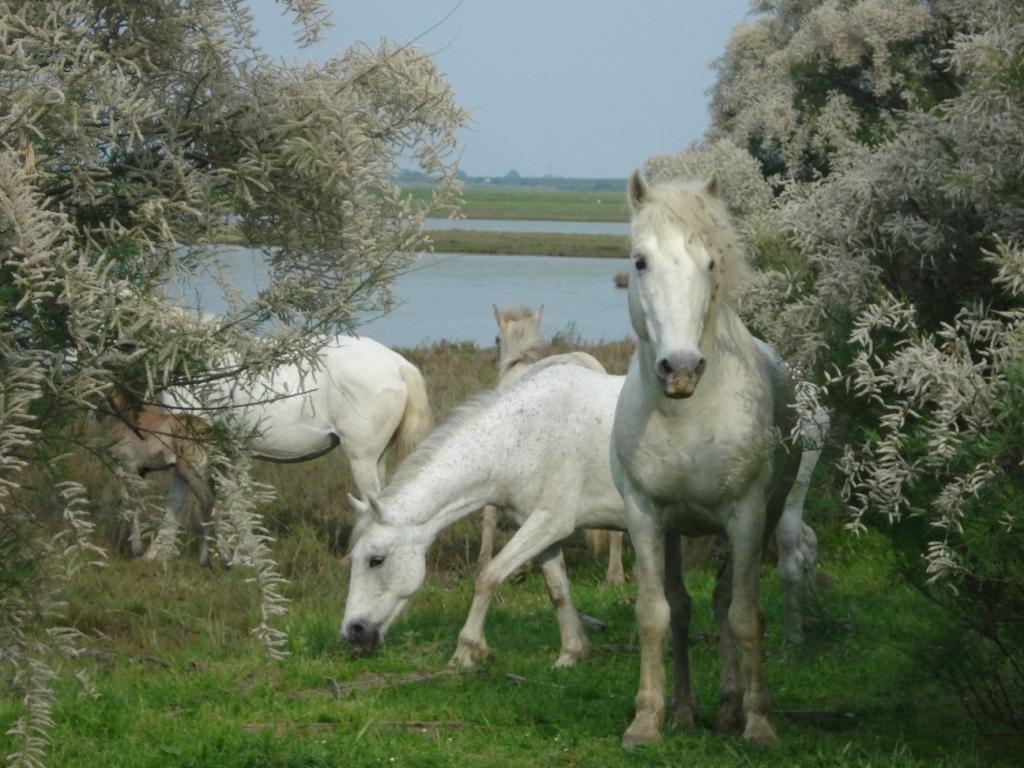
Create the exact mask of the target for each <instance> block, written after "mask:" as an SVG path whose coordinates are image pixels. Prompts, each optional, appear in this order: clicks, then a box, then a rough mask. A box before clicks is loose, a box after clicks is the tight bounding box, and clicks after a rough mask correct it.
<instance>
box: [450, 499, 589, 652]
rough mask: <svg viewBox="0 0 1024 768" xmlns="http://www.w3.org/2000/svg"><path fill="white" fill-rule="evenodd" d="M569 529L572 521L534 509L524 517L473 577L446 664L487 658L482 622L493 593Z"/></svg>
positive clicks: (488, 650)
mask: <svg viewBox="0 0 1024 768" xmlns="http://www.w3.org/2000/svg"><path fill="white" fill-rule="evenodd" d="M573 530H574V526H573V523H572V521H565V520H560V519H559V518H558V516H557V515H554V514H552V513H550V512H546V511H544V510H538V511H536V512H534V513H533V514H531V515H530V516H529V517H528V518H526V521H525V522H524V523H523V524H522V526H520V528H519V530H518V531H516V534H515V536H513V537H512V538H511V539H510V540H509V542H508V543H507V544H506V545H505V546H504V547H502V548H501V551H500V552H499V553H498V554H497V555H495V556H494V559H493V560H491V562H489V563H488V564H487V566H486V567H485V568H484V569H483V570H482V571H481V572H480V575H479V576H478V577H477V580H476V590H475V592H474V595H473V604H472V606H470V609H469V616H467V617H466V623H465V625H463V627H462V631H460V632H459V644H458V645H457V646H456V648H455V653H454V655H453V656H452V659H451V662H449V663H451V664H453V665H454V664H460V665H462V666H463V667H472V666H474V665H476V664H478V663H480V662H482V661H484V660H486V659H487V657H488V656H489V655H490V649H489V648H488V647H487V640H486V639H485V637H484V619H485V618H486V616H487V609H488V607H489V606H490V604H491V600H492V599H493V598H494V594H495V593H496V592H497V591H498V588H499V587H500V586H501V585H502V584H504V583H505V582H506V581H507V580H508V578H509V577H510V576H511V575H512V574H513V573H515V572H516V571H517V570H518V569H519V567H520V566H521V565H523V563H526V562H528V561H530V560H532V559H533V558H534V557H536V556H537V555H539V554H540V553H541V552H543V551H544V550H545V549H547V548H548V547H550V546H551V545H552V544H556V543H558V542H560V541H561V540H562V539H564V538H565V537H566V536H569V535H570V534H571V533H572V532H573Z"/></svg>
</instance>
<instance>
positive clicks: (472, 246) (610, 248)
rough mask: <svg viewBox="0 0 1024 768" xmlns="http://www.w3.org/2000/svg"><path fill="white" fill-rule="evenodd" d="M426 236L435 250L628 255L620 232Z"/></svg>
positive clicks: (441, 233)
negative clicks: (601, 233) (618, 233)
mask: <svg viewBox="0 0 1024 768" xmlns="http://www.w3.org/2000/svg"><path fill="white" fill-rule="evenodd" d="M430 239H431V240H432V241H433V243H434V250H435V251H437V252H438V253H494V254H503V253H505V254H507V253H514V254H520V255H524V256H584V257H592V258H602V259H622V258H625V257H627V256H628V255H629V240H628V239H627V238H626V237H624V236H621V235H575V234H564V233H557V232H480V231H476V230H457V229H446V230H435V231H432V232H431V233H430Z"/></svg>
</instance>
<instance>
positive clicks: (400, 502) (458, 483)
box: [386, 424, 501, 541]
mask: <svg viewBox="0 0 1024 768" xmlns="http://www.w3.org/2000/svg"><path fill="white" fill-rule="evenodd" d="M467 426H469V427H472V424H470V425H467ZM488 432H491V431H488ZM481 434H487V433H482V432H480V431H477V430H472V429H466V428H460V430H459V433H457V434H453V435H452V436H451V437H450V438H449V439H448V440H447V441H446V442H445V443H444V444H442V445H441V446H439V447H438V448H437V449H435V453H433V454H432V455H431V456H430V457H429V458H428V459H427V460H426V461H425V462H424V464H422V465H421V466H420V467H419V468H418V470H417V471H416V473H415V475H414V476H412V477H411V478H409V479H408V480H401V479H400V478H398V480H399V483H398V484H397V485H395V484H394V483H393V484H392V486H391V487H389V488H388V489H387V492H386V497H387V499H386V500H387V507H388V509H389V510H390V511H392V512H391V513H392V515H393V518H392V519H390V520H389V522H392V523H394V524H395V525H399V526H421V527H423V528H425V529H426V530H427V532H428V536H429V538H430V540H431V541H432V540H433V539H434V538H435V537H436V536H437V535H438V534H439V533H440V532H441V531H443V530H444V529H445V528H447V527H448V526H450V525H452V524H453V523H455V522H457V521H458V520H461V519H462V518H463V517H466V516H467V515H469V514H471V513H472V512H475V511H476V510H478V509H480V508H481V507H483V506H484V505H485V504H489V503H493V502H494V501H495V500H496V496H497V493H498V484H497V482H496V471H495V470H496V468H498V467H500V464H501V462H499V461H496V460H492V459H491V458H489V456H491V451H490V450H489V449H488V448H489V446H488V444H489V443H491V442H492V441H491V440H489V439H481V438H480V435H481Z"/></svg>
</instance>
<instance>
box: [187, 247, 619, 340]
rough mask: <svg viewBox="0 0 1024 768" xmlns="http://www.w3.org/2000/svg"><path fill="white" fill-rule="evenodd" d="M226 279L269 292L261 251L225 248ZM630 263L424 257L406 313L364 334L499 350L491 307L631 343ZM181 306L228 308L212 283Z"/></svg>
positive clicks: (404, 291) (364, 328)
mask: <svg viewBox="0 0 1024 768" xmlns="http://www.w3.org/2000/svg"><path fill="white" fill-rule="evenodd" d="M223 258H224V262H225V269H224V271H223V273H224V276H225V277H226V278H228V279H229V280H230V281H231V283H232V284H233V285H234V287H235V288H237V289H238V290H240V291H242V292H243V293H245V294H247V295H250V296H251V295H255V293H256V292H257V291H258V290H259V289H260V288H261V287H262V286H263V285H265V284H266V275H267V270H266V267H265V266H264V264H263V258H262V254H260V252H259V251H256V250H253V249H249V248H241V247H226V248H225V249H224V251H223ZM627 263H628V261H627V260H626V259H588V258H563V257H557V256H483V255H463V254H425V255H423V256H422V257H420V259H419V260H418V261H417V262H416V263H415V264H414V265H413V266H412V268H411V269H410V271H409V272H408V273H407V274H404V275H402V276H401V277H399V278H398V280H397V281H396V283H395V294H396V295H397V296H398V297H400V299H401V305H400V306H398V307H397V308H395V310H394V311H392V312H391V313H390V314H388V315H384V316H380V317H373V316H366V317H364V318H362V324H361V325H360V327H359V328H358V332H359V333H361V334H365V335H367V336H369V337H370V338H373V339H376V340H377V341H380V342H382V343H383V344H386V345H388V346H393V347H413V346H418V345H420V344H424V343H429V342H433V341H440V340H442V339H447V340H449V341H472V342H474V343H476V344H477V345H478V346H493V344H494V337H495V335H496V333H497V326H496V325H495V322H494V311H493V309H492V306H491V305H492V304H497V305H498V306H499V307H507V306H511V305H513V304H523V305H527V306H531V307H536V306H539V305H541V304H543V305H544V320H543V328H542V331H543V333H544V335H545V337H547V336H551V335H553V334H554V333H556V332H558V331H566V330H573V331H574V332H575V333H576V334H577V335H579V337H581V338H582V339H584V340H586V341H601V340H605V341H612V340H618V339H622V338H624V337H626V336H629V335H632V328H631V327H630V325H629V318H628V315H627V310H626V292H625V291H624V290H622V289H619V288H616V287H615V286H614V284H613V282H612V278H613V277H614V276H615V274H616V273H617V272H620V271H622V270H624V269H625V268H626V266H627ZM179 301H181V302H182V303H184V304H185V305H186V306H189V307H196V306H199V307H201V308H202V309H203V310H204V311H206V312H211V313H220V312H223V311H224V309H225V306H226V305H225V302H224V299H223V296H222V293H221V289H220V286H219V285H218V284H217V282H216V281H215V280H214V279H213V278H211V277H205V278H200V279H198V280H197V281H196V285H195V288H194V289H193V290H191V291H189V292H187V293H186V294H185V295H183V296H179Z"/></svg>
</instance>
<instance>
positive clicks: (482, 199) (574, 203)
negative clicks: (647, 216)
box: [407, 187, 629, 221]
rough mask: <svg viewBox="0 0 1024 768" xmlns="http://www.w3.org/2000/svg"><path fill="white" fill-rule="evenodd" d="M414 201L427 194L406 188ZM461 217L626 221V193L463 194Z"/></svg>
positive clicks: (505, 191)
mask: <svg viewBox="0 0 1024 768" xmlns="http://www.w3.org/2000/svg"><path fill="white" fill-rule="evenodd" d="M407 192H408V194H409V195H410V196H411V197H412V198H413V199H414V200H426V199H427V198H428V196H429V190H428V189H427V188H425V187H409V188H408V189H407ZM463 198H464V200H465V203H464V205H463V206H462V208H461V213H462V215H463V216H465V217H466V218H467V219H525V220H534V221H629V206H628V205H627V204H626V192H625V189H623V190H622V191H618V190H616V191H614V192H603V191H602V192H590V191H587V192H584V191H562V190H552V189H516V188H513V189H489V188H488V189H482V188H479V187H467V188H466V189H465V190H464V191H463Z"/></svg>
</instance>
